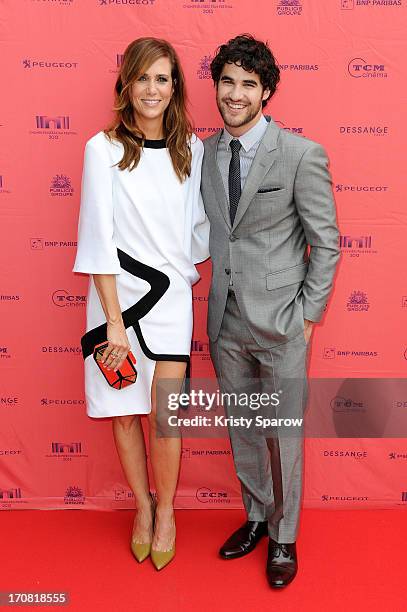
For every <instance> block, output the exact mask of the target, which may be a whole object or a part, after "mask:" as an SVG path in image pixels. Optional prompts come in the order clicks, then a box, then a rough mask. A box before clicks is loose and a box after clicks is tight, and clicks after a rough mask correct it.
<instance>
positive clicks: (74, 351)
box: [41, 344, 82, 356]
mask: <svg viewBox="0 0 407 612" xmlns="http://www.w3.org/2000/svg"><path fill="white" fill-rule="evenodd" d="M41 353H45V354H48V355H55V353H58V354H63V355H64V356H65V355H74V356H78V355H82V349H81V347H80V346H68V345H67V344H58V345H54V346H42V347H41Z"/></svg>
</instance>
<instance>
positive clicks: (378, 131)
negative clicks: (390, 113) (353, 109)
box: [339, 125, 389, 136]
mask: <svg viewBox="0 0 407 612" xmlns="http://www.w3.org/2000/svg"><path fill="white" fill-rule="evenodd" d="M339 134H341V135H352V136H387V135H388V134H389V126H388V125H340V126H339Z"/></svg>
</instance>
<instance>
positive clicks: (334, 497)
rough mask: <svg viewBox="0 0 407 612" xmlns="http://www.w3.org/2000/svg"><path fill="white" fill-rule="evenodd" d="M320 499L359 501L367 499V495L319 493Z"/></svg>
mask: <svg viewBox="0 0 407 612" xmlns="http://www.w3.org/2000/svg"><path fill="white" fill-rule="evenodd" d="M321 499H322V501H324V502H330V501H334V502H335V501H340V502H348V501H349V502H355V501H357V502H359V501H368V499H369V498H368V496H367V495H327V494H326V493H325V494H323V495H321Z"/></svg>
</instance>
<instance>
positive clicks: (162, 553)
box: [151, 537, 175, 570]
mask: <svg viewBox="0 0 407 612" xmlns="http://www.w3.org/2000/svg"><path fill="white" fill-rule="evenodd" d="M174 557H175V537H174V544H173V545H172V547H171V548H170V549H169V550H154V549H153V548H151V561H152V563H153V565H154V567H155V568H156V569H157V570H161V569H163V568H164V567H165V566H166V565H168V564H169V562H170V561H172V559H173V558H174Z"/></svg>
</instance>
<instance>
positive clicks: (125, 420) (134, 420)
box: [113, 414, 140, 431]
mask: <svg viewBox="0 0 407 612" xmlns="http://www.w3.org/2000/svg"><path fill="white" fill-rule="evenodd" d="M139 420H140V417H139V416H138V415H137V414H126V415H124V416H116V417H113V425H114V426H115V427H120V429H123V430H124V431H129V430H130V429H131V428H132V427H133V426H134V425H137V424H138V423H139Z"/></svg>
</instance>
